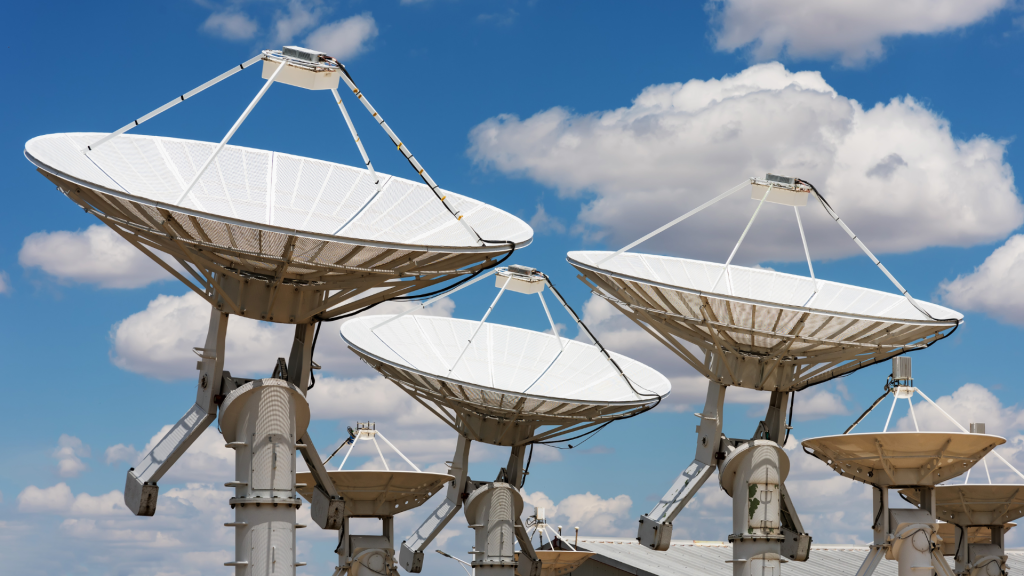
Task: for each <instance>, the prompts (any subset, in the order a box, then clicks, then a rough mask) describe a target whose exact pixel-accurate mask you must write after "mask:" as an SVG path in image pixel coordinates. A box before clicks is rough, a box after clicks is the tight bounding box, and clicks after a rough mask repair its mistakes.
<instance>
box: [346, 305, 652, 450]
mask: <svg viewBox="0 0 1024 576" xmlns="http://www.w3.org/2000/svg"><path fill="white" fill-rule="evenodd" d="M387 318H388V317H386V316H365V317H360V318H356V319H353V320H349V321H348V322H346V323H345V324H344V325H343V326H342V328H341V335H342V338H344V339H345V342H346V343H347V344H348V345H349V348H351V349H352V351H354V352H355V353H356V354H358V355H359V356H360V357H361V358H362V359H363V360H364V361H365V362H366V363H368V364H369V365H370V366H372V367H373V368H374V369H376V370H378V371H379V372H381V373H382V374H384V375H385V376H386V377H387V378H388V379H389V380H391V381H392V382H394V383H396V384H398V386H399V387H401V388H402V390H404V391H405V392H406V393H408V394H410V395H412V396H413V397H414V398H417V399H418V400H421V401H424V402H429V403H432V404H436V405H438V406H440V407H442V408H443V409H446V411H447V413H450V414H451V416H453V417H446V418H444V420H445V422H446V423H448V424H449V425H450V426H452V427H453V428H456V429H457V430H459V431H460V432H462V433H465V434H467V435H468V436H469V438H470V440H475V441H477V442H483V443H486V444H494V445H497V446H517V445H523V444H528V443H530V442H536V441H539V440H555V439H557V438H558V437H560V436H568V435H574V434H575V433H578V432H575V428H574V426H578V425H580V424H582V423H585V422H586V423H589V422H597V423H602V422H607V421H611V420H615V419H618V418H622V417H625V416H629V415H632V414H635V413H637V412H640V411H643V410H646V409H647V408H648V407H650V406H651V405H652V404H653V403H655V402H656V401H657V399H658V398H660V397H661V396H664V395H667V394H668V392H669V390H670V389H671V385H670V384H669V382H668V380H667V379H666V378H665V377H664V376H662V375H661V374H659V373H658V372H657V371H655V370H654V369H652V368H650V367H648V366H646V365H644V364H641V363H640V362H637V361H635V360H631V359H629V358H627V357H625V356H622V355H620V354H615V353H612V358H614V359H615V361H616V363H617V364H618V365H619V366H620V367H621V368H622V370H623V371H624V372H625V373H626V376H627V377H629V379H630V380H631V381H632V382H633V384H634V386H635V390H634V389H633V388H630V387H629V386H627V385H626V384H625V383H624V382H623V381H622V379H621V378H620V376H619V374H617V373H616V372H614V371H612V370H609V367H608V364H607V363H606V361H605V358H604V357H603V355H602V354H601V351H600V350H599V349H598V348H597V346H594V345H592V344H585V343H583V342H579V341H576V340H569V339H567V338H560V337H556V336H553V335H550V334H544V333H541V332H534V331H532V330H524V329H522V328H515V327H512V326H503V325H500V324H489V323H488V324H484V325H483V327H482V329H481V330H480V331H479V334H478V335H477V337H476V338H475V339H474V340H473V343H472V345H471V346H470V347H469V349H468V350H467V351H466V353H465V356H464V357H463V359H462V361H461V362H459V363H458V365H456V366H455V369H454V370H453V371H452V372H451V374H450V375H449V370H450V369H451V367H452V365H453V364H455V360H456V359H457V358H458V356H459V354H460V353H461V352H462V349H463V347H464V346H465V344H466V342H467V341H468V340H469V339H470V336H471V335H472V334H473V332H474V331H475V330H476V328H477V324H478V323H477V322H474V321H471V320H459V319H455V318H439V317H431V316H411V315H410V316H405V317H403V318H400V319H398V320H396V321H394V322H390V323H388V324H385V325H384V326H382V327H380V328H378V329H376V330H374V327H375V326H376V325H378V324H380V323H381V322H382V321H384V320H386V319H387ZM644 393H647V395H646V396H644V395H642V394H644ZM499 419H502V420H505V422H503V423H498V420H499ZM566 425H569V426H568V427H565V426H566ZM541 426H557V427H565V428H561V429H558V430H557V431H550V432H548V431H538V428H539V427H541Z"/></svg>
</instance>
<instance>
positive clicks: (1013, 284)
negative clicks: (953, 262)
mask: <svg viewBox="0 0 1024 576" xmlns="http://www.w3.org/2000/svg"><path fill="white" fill-rule="evenodd" d="M939 293H940V294H941V295H942V300H943V301H944V302H945V303H946V304H949V305H950V306H952V307H953V308H956V309H957V310H962V311H965V312H966V311H974V312H982V313H985V314H987V315H989V316H991V317H992V318H994V319H996V320H998V321H1000V322H1006V323H1009V324H1016V325H1017V326H1024V235H1022V234H1015V235H1013V236H1011V237H1010V238H1009V239H1008V240H1007V241H1006V243H1005V244H1003V245H1002V246H1000V247H999V248H996V250H995V251H994V252H992V254H991V255H989V257H988V258H985V261H984V262H982V263H981V266H978V267H977V268H975V269H974V272H971V273H970V274H964V275H960V276H957V277H956V278H955V279H954V280H951V281H950V280H947V281H945V282H943V283H942V284H941V285H939Z"/></svg>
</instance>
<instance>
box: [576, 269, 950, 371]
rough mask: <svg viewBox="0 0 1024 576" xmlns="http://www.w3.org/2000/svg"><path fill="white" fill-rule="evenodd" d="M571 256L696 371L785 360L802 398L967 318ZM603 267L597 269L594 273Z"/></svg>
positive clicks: (767, 273) (786, 282)
mask: <svg viewBox="0 0 1024 576" xmlns="http://www.w3.org/2000/svg"><path fill="white" fill-rule="evenodd" d="M609 255H610V253H609V252H570V253H569V255H568V261H569V263H570V264H572V265H573V266H574V267H576V269H577V270H579V271H580V272H581V273H582V274H583V276H584V277H585V278H586V280H587V281H588V283H589V284H590V285H591V287H592V288H594V289H595V292H596V293H597V294H598V295H599V296H602V297H604V298H605V299H607V300H609V301H611V302H612V303H613V304H615V305H616V306H617V307H618V308H619V309H620V310H622V311H623V312H624V313H625V314H626V315H627V316H629V317H630V318H631V319H633V320H634V321H635V322H637V323H638V324H641V325H643V326H644V327H645V328H648V332H651V333H652V334H653V335H654V336H655V337H656V338H658V339H659V340H661V341H662V343H664V344H666V345H668V346H669V347H670V348H672V349H673V350H674V351H675V352H676V353H677V354H679V355H680V356H682V357H683V358H684V359H685V360H686V361H687V362H688V363H690V364H691V365H692V366H694V368H696V369H697V370H698V371H701V372H702V373H704V374H705V375H706V376H708V377H712V374H710V373H709V372H708V371H707V368H706V366H705V365H704V359H703V358H699V357H698V356H697V355H695V354H694V350H693V347H696V348H697V349H699V351H703V352H704V353H714V352H717V353H719V354H725V355H734V356H746V357H754V358H766V359H767V358H779V359H780V363H781V364H782V365H790V366H795V370H796V371H795V382H794V387H795V388H796V389H800V388H804V387H807V386H810V385H813V384H817V383H820V382H824V381H826V380H829V379H832V378H836V377H838V376H842V375H843V374H847V373H849V372H852V371H853V370H856V369H857V368H860V367H862V366H866V365H869V364H873V363H876V362H879V361H882V360H885V359H888V358H891V357H893V356H896V355H898V354H902V353H904V352H907V351H910V350H914V349H918V348H922V347H924V346H926V345H928V344H930V343H931V342H934V341H935V340H937V339H940V338H942V337H945V336H946V335H947V334H948V333H949V331H950V330H952V329H953V328H954V327H955V326H956V325H957V324H958V322H959V321H960V320H961V319H962V318H963V315H962V314H960V313H958V312H955V311H953V310H950V309H948V308H945V307H942V306H938V305H936V304H931V303H928V302H920V305H921V306H922V307H923V308H924V309H925V310H927V311H928V313H929V314H931V315H932V316H933V317H934V318H937V319H938V320H934V319H932V318H928V317H927V316H925V315H924V314H922V313H921V312H920V311H918V310H917V309H916V308H914V306H913V305H912V304H911V303H910V302H909V301H907V299H906V298H904V297H903V296H901V295H898V294H888V293H885V292H880V291H878V290H870V289H867V288H860V287H857V286H849V285H846V284H839V283H837V282H829V281H825V280H817V289H818V290H817V294H815V284H814V280H812V279H810V278H805V277H801V276H795V275H792V274H783V273H781V272H775V271H772V270H763V269H753V268H744V267H740V266H730V267H729V270H728V272H727V274H726V275H725V276H723V277H722V279H721V281H720V282H719V283H718V287H717V289H716V290H715V291H712V286H713V285H714V284H715V282H716V280H717V279H718V278H719V276H720V275H721V272H722V270H723V268H724V265H723V264H716V263H711V262H700V261H695V260H686V259H683V258H672V257H667V256H652V255H646V254H633V253H628V252H627V253H624V254H620V255H618V256H615V257H614V258H611V259H609V260H608V261H603V260H604V259H605V258H606V257H607V256H609ZM598 262H601V263H600V264H598Z"/></svg>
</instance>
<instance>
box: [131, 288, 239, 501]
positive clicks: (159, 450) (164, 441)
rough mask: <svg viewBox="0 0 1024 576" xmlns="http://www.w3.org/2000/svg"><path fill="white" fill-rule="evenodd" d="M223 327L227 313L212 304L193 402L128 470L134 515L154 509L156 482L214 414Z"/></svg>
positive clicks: (223, 337) (218, 381)
mask: <svg viewBox="0 0 1024 576" xmlns="http://www.w3.org/2000/svg"><path fill="white" fill-rule="evenodd" d="M227 330H228V315H227V314H223V313H221V312H220V311H219V310H217V309H216V308H214V309H213V310H212V312H211V314H210V328H209V330H208V331H207V333H206V345H205V346H204V347H203V348H198V349H196V352H197V353H199V357H200V358H201V359H200V361H199V365H198V368H199V385H198V386H197V391H196V402H195V404H193V405H192V408H191V409H189V411H188V412H186V413H185V415H184V416H182V417H181V419H180V420H178V422H177V424H175V425H174V426H172V427H171V429H170V430H168V431H167V433H166V434H164V437H163V438H161V439H160V441H159V442H157V444H156V446H154V447H153V449H152V450H150V451H149V453H147V454H146V455H145V456H143V457H142V460H141V461H140V462H139V463H138V464H136V465H135V467H133V468H131V469H129V470H128V475H127V478H125V485H124V503H125V505H126V506H128V509H129V510H131V511H132V513H133V514H135V515H136V516H152V515H153V514H155V513H156V502H157V495H158V494H159V491H160V488H159V487H158V486H157V482H158V481H159V480H160V478H162V477H163V475H164V474H166V473H167V471H168V470H170V469H171V466H173V465H174V463H175V462H177V461H178V458H181V455H182V454H184V453H185V451H186V450H188V447H189V446H191V445H192V443H193V442H195V441H196V439H197V438H199V435H200V434H202V433H203V431H204V430H206V428H207V427H208V426H209V425H210V424H211V423H212V422H213V421H214V419H216V417H217V402H218V400H219V398H218V396H219V394H220V391H221V378H222V376H223V370H224V342H225V339H226V337H227Z"/></svg>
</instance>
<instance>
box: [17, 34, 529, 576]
mask: <svg viewBox="0 0 1024 576" xmlns="http://www.w3.org/2000/svg"><path fill="white" fill-rule="evenodd" d="M260 61H262V62H263V78H264V79H266V82H265V83H264V85H263V87H262V88H261V89H260V91H259V93H257V95H256V97H255V98H254V99H253V100H252V101H251V102H250V103H249V105H248V106H247V107H246V108H245V110H244V111H243V112H242V114H241V116H239V118H238V119H237V121H235V123H234V124H233V125H232V127H231V129H230V130H229V131H228V133H227V134H226V135H225V136H224V138H223V139H222V140H221V141H220V142H219V143H208V142H196V141H191V140H178V139H173V138H161V137H155V136H131V135H125V134H124V133H125V132H127V131H129V130H131V129H132V128H134V127H136V126H138V125H140V124H142V123H144V122H145V121H147V120H149V119H150V118H152V117H154V116H156V115H158V114H160V113H162V112H164V111H166V110H168V109H170V108H172V107H174V106H177V105H178V104H180V103H181V102H184V101H185V100H187V99H189V98H191V97H192V96H195V95H197V94H198V93H200V92H202V91H203V90H205V89H207V88H209V87H210V86H212V85H214V84H216V83H218V82H220V81H222V80H224V79H226V78H228V77H230V76H232V75H234V74H235V73H237V72H239V71H241V70H244V69H246V68H248V67H250V66H252V65H253V64H256V63H257V62H260ZM342 81H343V82H344V84H345V85H346V86H347V87H348V89H349V90H351V91H352V93H353V95H354V97H355V98H356V99H357V100H358V101H359V102H360V103H361V104H362V105H363V106H364V107H365V108H366V110H367V111H368V112H369V113H371V114H372V117H373V118H374V119H375V120H376V122H377V123H378V124H379V125H380V127H381V128H382V129H383V130H384V131H385V132H386V133H387V135H388V136H389V138H391V140H392V142H393V143H394V144H395V146H396V147H397V149H398V150H399V151H400V152H401V153H402V155H403V156H404V157H405V158H406V160H408V162H409V164H410V165H411V166H412V168H413V170H414V171H415V172H416V174H417V176H418V178H419V179H420V180H422V183H419V182H412V181H409V180H403V179H401V178H395V177H392V176H388V175H385V174H379V173H377V172H376V171H375V170H374V168H373V165H372V163H371V162H370V160H369V157H368V156H367V154H366V150H365V149H364V148H363V145H362V143H361V141H360V140H359V136H358V134H357V133H356V130H355V127H354V125H353V124H352V121H351V118H350V117H349V114H348V111H347V109H346V108H345V106H344V104H343V102H342V99H341V97H340V95H339V94H338V91H337V87H338V86H339V82H342ZM275 82H277V83H282V84H288V85H292V86H297V87H301V88H305V89H310V90H327V91H329V92H330V94H331V97H332V102H333V103H334V104H333V105H337V106H338V108H339V109H340V111H341V113H342V115H343V117H344V120H345V123H346V124H347V126H348V128H349V130H350V131H351V134H352V137H353V139H354V141H355V144H356V147H357V148H358V150H359V152H360V154H361V156H362V158H363V161H364V163H365V166H364V167H359V168H354V167H350V166H344V165H341V164H335V163H331V162H326V161H322V160H314V159H310V158H302V157H298V156H292V155H288V154H282V153H279V152H270V151H263V150H255V149H250V148H242V147H236V146H230V145H228V142H229V141H230V139H231V137H232V136H233V135H234V134H235V132H236V131H237V130H238V128H239V127H240V126H241V124H242V123H243V122H244V121H245V119H246V118H247V117H248V115H249V113H250V112H252V110H253V108H254V107H255V106H256V105H257V103H258V102H259V101H260V99H261V98H262V97H263V95H264V94H265V93H266V92H267V90H268V89H269V88H270V87H271V85H273V84H274V83H275ZM25 156H26V157H27V158H28V159H29V161H31V162H32V163H33V164H34V165H35V166H36V167H37V169H38V170H39V172H40V173H42V174H43V175H44V176H45V177H46V178H47V179H49V180H50V181H51V182H53V183H54V184H56V185H57V188H58V189H59V190H60V191H61V192H62V193H63V194H65V195H66V196H67V197H68V198H70V199H71V200H72V201H74V202H75V203H76V204H78V205H79V206H81V207H82V208H84V209H85V210H86V211H87V212H88V213H90V214H92V215H94V216H96V217H97V218H99V219H100V220H101V221H102V222H103V223H105V224H106V225H108V226H109V227H110V228H111V229H113V230H114V231H115V232H117V233H118V234H119V235H120V236H121V237H122V238H124V239H125V240H127V241H128V242H129V243H131V244H132V245H134V246H135V247H136V248H138V249H139V250H141V251H142V252H143V253H145V254H146V255H147V256H149V257H150V258H152V259H153V260H154V261H155V262H156V263H157V264H159V265H160V266H162V267H163V268H164V269H165V270H167V271H168V272H169V273H170V274H172V275H173V276H175V277H176V278H178V279H179V280H181V281H182V282H183V283H185V284H186V285H187V286H189V287H190V288H191V289H192V290H194V291H195V292H196V293H197V294H199V295H200V296H202V297H203V298H204V299H206V300H207V301H208V302H209V303H210V304H211V307H212V312H211V317H210V326H209V331H208V334H207V339H206V344H205V346H203V347H202V348H196V349H195V350H196V353H197V354H198V355H199V357H200V362H199V371H200V375H199V386H198V391H197V397H196V402H195V405H194V406H193V407H192V408H191V409H190V410H189V411H188V412H187V413H186V414H185V416H183V417H182V418H181V420H179V421H178V423H177V424H176V425H174V426H173V427H172V428H171V430H170V431H169V432H168V433H167V434H166V435H165V436H164V437H163V439H161V440H160V441H159V442H158V443H157V444H156V446H155V447H154V448H153V450H151V451H150V452H149V453H148V454H146V456H145V457H144V458H143V459H142V461H141V462H139V463H138V464H137V465H136V466H135V467H134V468H132V469H131V470H130V471H129V472H128V477H127V479H126V484H125V503H126V504H127V505H128V507H129V508H130V509H131V510H132V512H133V513H135V514H137V515H152V514H154V513H155V511H156V503H157V495H158V492H159V488H158V486H157V482H158V481H159V479H160V478H161V477H162V476H163V475H164V474H165V473H166V472H167V470H168V469H169V468H170V467H171V466H172V465H173V464H174V462H175V461H177V460H178V458H180V457H181V455H182V454H183V453H184V452H185V450H186V449H187V448H188V446H189V445H191V444H192V442H194V441H195V439H196V438H197V437H198V436H199V434H200V433H202V431H203V430H205V429H206V427H207V426H209V424H210V423H211V422H212V421H213V420H214V419H215V418H216V417H217V413H218V408H219V411H220V418H221V429H222V431H223V434H224V436H225V439H227V442H228V447H230V448H234V449H235V450H237V454H238V456H237V457H236V475H237V477H236V479H235V480H234V481H233V482H230V483H228V484H227V485H228V486H231V487H234V488H235V490H236V492H235V497H234V498H232V499H231V501H230V502H231V506H232V508H234V509H235V515H236V521H235V522H233V523H231V524H230V525H231V526H234V527H235V528H236V529H237V534H236V539H235V541H236V553H235V560H234V561H233V562H229V563H228V565H230V566H234V567H235V569H236V570H235V572H236V574H238V575H240V576H241V575H242V574H245V575H248V576H256V575H263V574H271V573H272V572H275V571H276V570H277V569H280V568H284V567H286V568H284V569H286V570H287V571H289V572H291V571H293V570H294V566H297V565H301V564H298V563H296V562H295V546H294V543H295V534H294V526H295V510H296V508H297V507H298V506H299V505H300V502H301V501H300V500H299V499H298V498H297V496H296V485H295V484H296V483H295V472H294V470H295V450H296V449H299V450H300V451H302V455H303V457H304V459H305V460H306V462H307V463H308V464H309V465H310V469H311V471H312V473H313V476H314V479H315V484H316V486H315V488H314V489H315V490H316V491H319V492H322V496H323V497H324V498H325V499H326V501H327V502H328V503H330V505H331V506H334V507H337V506H340V503H341V501H342V498H341V497H340V495H339V494H338V493H337V490H336V489H335V488H334V485H333V483H332V482H331V481H330V479H329V477H328V476H327V474H326V471H325V470H324V468H323V466H322V464H320V459H319V456H318V455H317V453H316V450H315V448H314V447H313V444H312V441H311V440H310V438H309V436H308V434H306V424H307V423H308V420H309V407H308V404H307V402H306V399H305V395H306V391H307V389H308V386H309V382H310V372H311V370H312V369H313V368H314V367H315V365H314V364H313V362H312V351H313V343H314V340H315V333H314V326H315V325H316V324H317V323H318V322H319V321H322V320H335V319H338V318H339V317H342V316H344V315H350V314H354V313H356V312H358V311H361V310H364V309H366V308H368V307H369V306H372V305H376V304H379V303H381V302H384V301H387V300H392V299H411V298H416V297H418V296H416V295H415V294H414V293H415V292H416V291H418V290H421V289H424V288H428V287H431V286H435V285H437V284H441V283H445V282H449V281H455V282H458V281H463V280H467V279H469V278H471V277H472V276H473V275H475V274H478V273H479V272H481V271H483V270H485V269H487V268H490V267H493V266H495V265H497V264H498V263H500V261H501V259H502V257H504V258H507V257H508V256H509V255H510V254H511V252H512V251H513V250H515V249H516V248H520V247H523V246H526V245H528V244H529V243H530V241H531V240H532V236H533V232H532V230H531V229H530V227H529V226H528V225H527V224H526V223H524V222H522V221H521V220H519V219H518V218H515V217H514V216H512V215H510V214H508V213H506V212H503V211H501V210H498V209H496V208H493V207H490V206H487V205H485V204H482V203H480V202H477V201H475V200H472V199H470V198H467V197H465V196H460V195H458V194H454V193H450V192H448V191H446V190H443V189H441V188H440V187H439V186H438V185H437V183H436V182H435V181H434V180H433V179H432V178H431V177H430V175H429V174H428V173H427V171H426V170H425V169H424V168H423V166H422V165H421V164H420V163H419V161H418V160H416V158H415V157H414V156H413V154H412V152H410V151H409V147H408V146H407V145H406V144H405V143H404V142H402V141H401V140H400V139H399V138H398V136H397V135H396V134H395V132H394V131H393V130H392V129H391V127H390V126H388V124H387V123H385V122H384V120H383V118H382V117H381V115H380V114H379V113H378V112H377V111H376V110H375V109H374V108H373V107H372V106H371V105H370V103H369V101H368V100H367V98H366V96H365V95H364V94H363V93H362V92H361V91H360V90H359V88H358V87H357V86H356V84H355V82H354V81H353V79H352V77H351V75H350V74H349V73H348V71H347V70H346V69H345V67H344V66H343V65H342V64H340V63H339V62H338V61H337V60H335V59H334V58H331V57H330V56H328V55H326V54H324V53H321V52H317V51H314V50H308V49H305V48H300V47H294V46H292V47H285V48H284V49H283V50H280V51H276V50H267V51H264V52H262V53H261V54H259V55H257V56H255V57H253V58H252V59H250V60H248V61H246V62H244V63H242V64H239V65H237V66H235V67H232V68H231V69H230V70H228V71H227V72H225V73H224V74H221V75H220V76H218V77H216V78H214V79H213V80H210V81H209V82H207V83H205V84H203V85H202V86H200V87H198V88H196V89H194V90H192V91H190V92H187V93H185V94H182V95H180V96H178V97H176V98H174V99H173V100H171V101H170V102H168V103H167V104H165V105H164V106H161V107H160V108H157V109H156V110H154V111H153V112H150V113H149V114H147V115H145V116H142V117H141V118H138V119H137V120H134V121H132V122H130V123H129V124H127V125H126V126H124V127H123V128H121V129H119V130H117V131H115V132H112V133H110V134H91V133H74V134H50V135H47V136H40V137H37V138H34V139H32V140H30V141H29V142H28V143H27V144H26V145H25ZM449 287H450V286H449ZM446 289H447V288H444V289H441V290H446ZM427 295H429V294H427ZM230 314H237V315H240V316H246V317H248V318H255V319H259V320H266V321H270V322H279V323H286V324H295V326H296V331H295V340H294V345H293V347H292V350H291V354H290V356H289V359H288V361H287V362H286V361H285V360H284V359H280V360H279V361H278V363H277V365H276V367H275V369H274V375H273V377H272V378H265V379H259V380H253V379H247V378H232V377H231V375H230V374H229V373H228V372H226V371H224V369H223V368H224V341H225V335H226V331H227V321H228V316H229V315H230ZM268 499H269V500H268ZM268 503H273V504H274V505H273V506H261V504H268ZM268 539H272V544H270V545H266V546H264V545H263V544H264V543H265V542H267V541H270V540H268Z"/></svg>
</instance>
